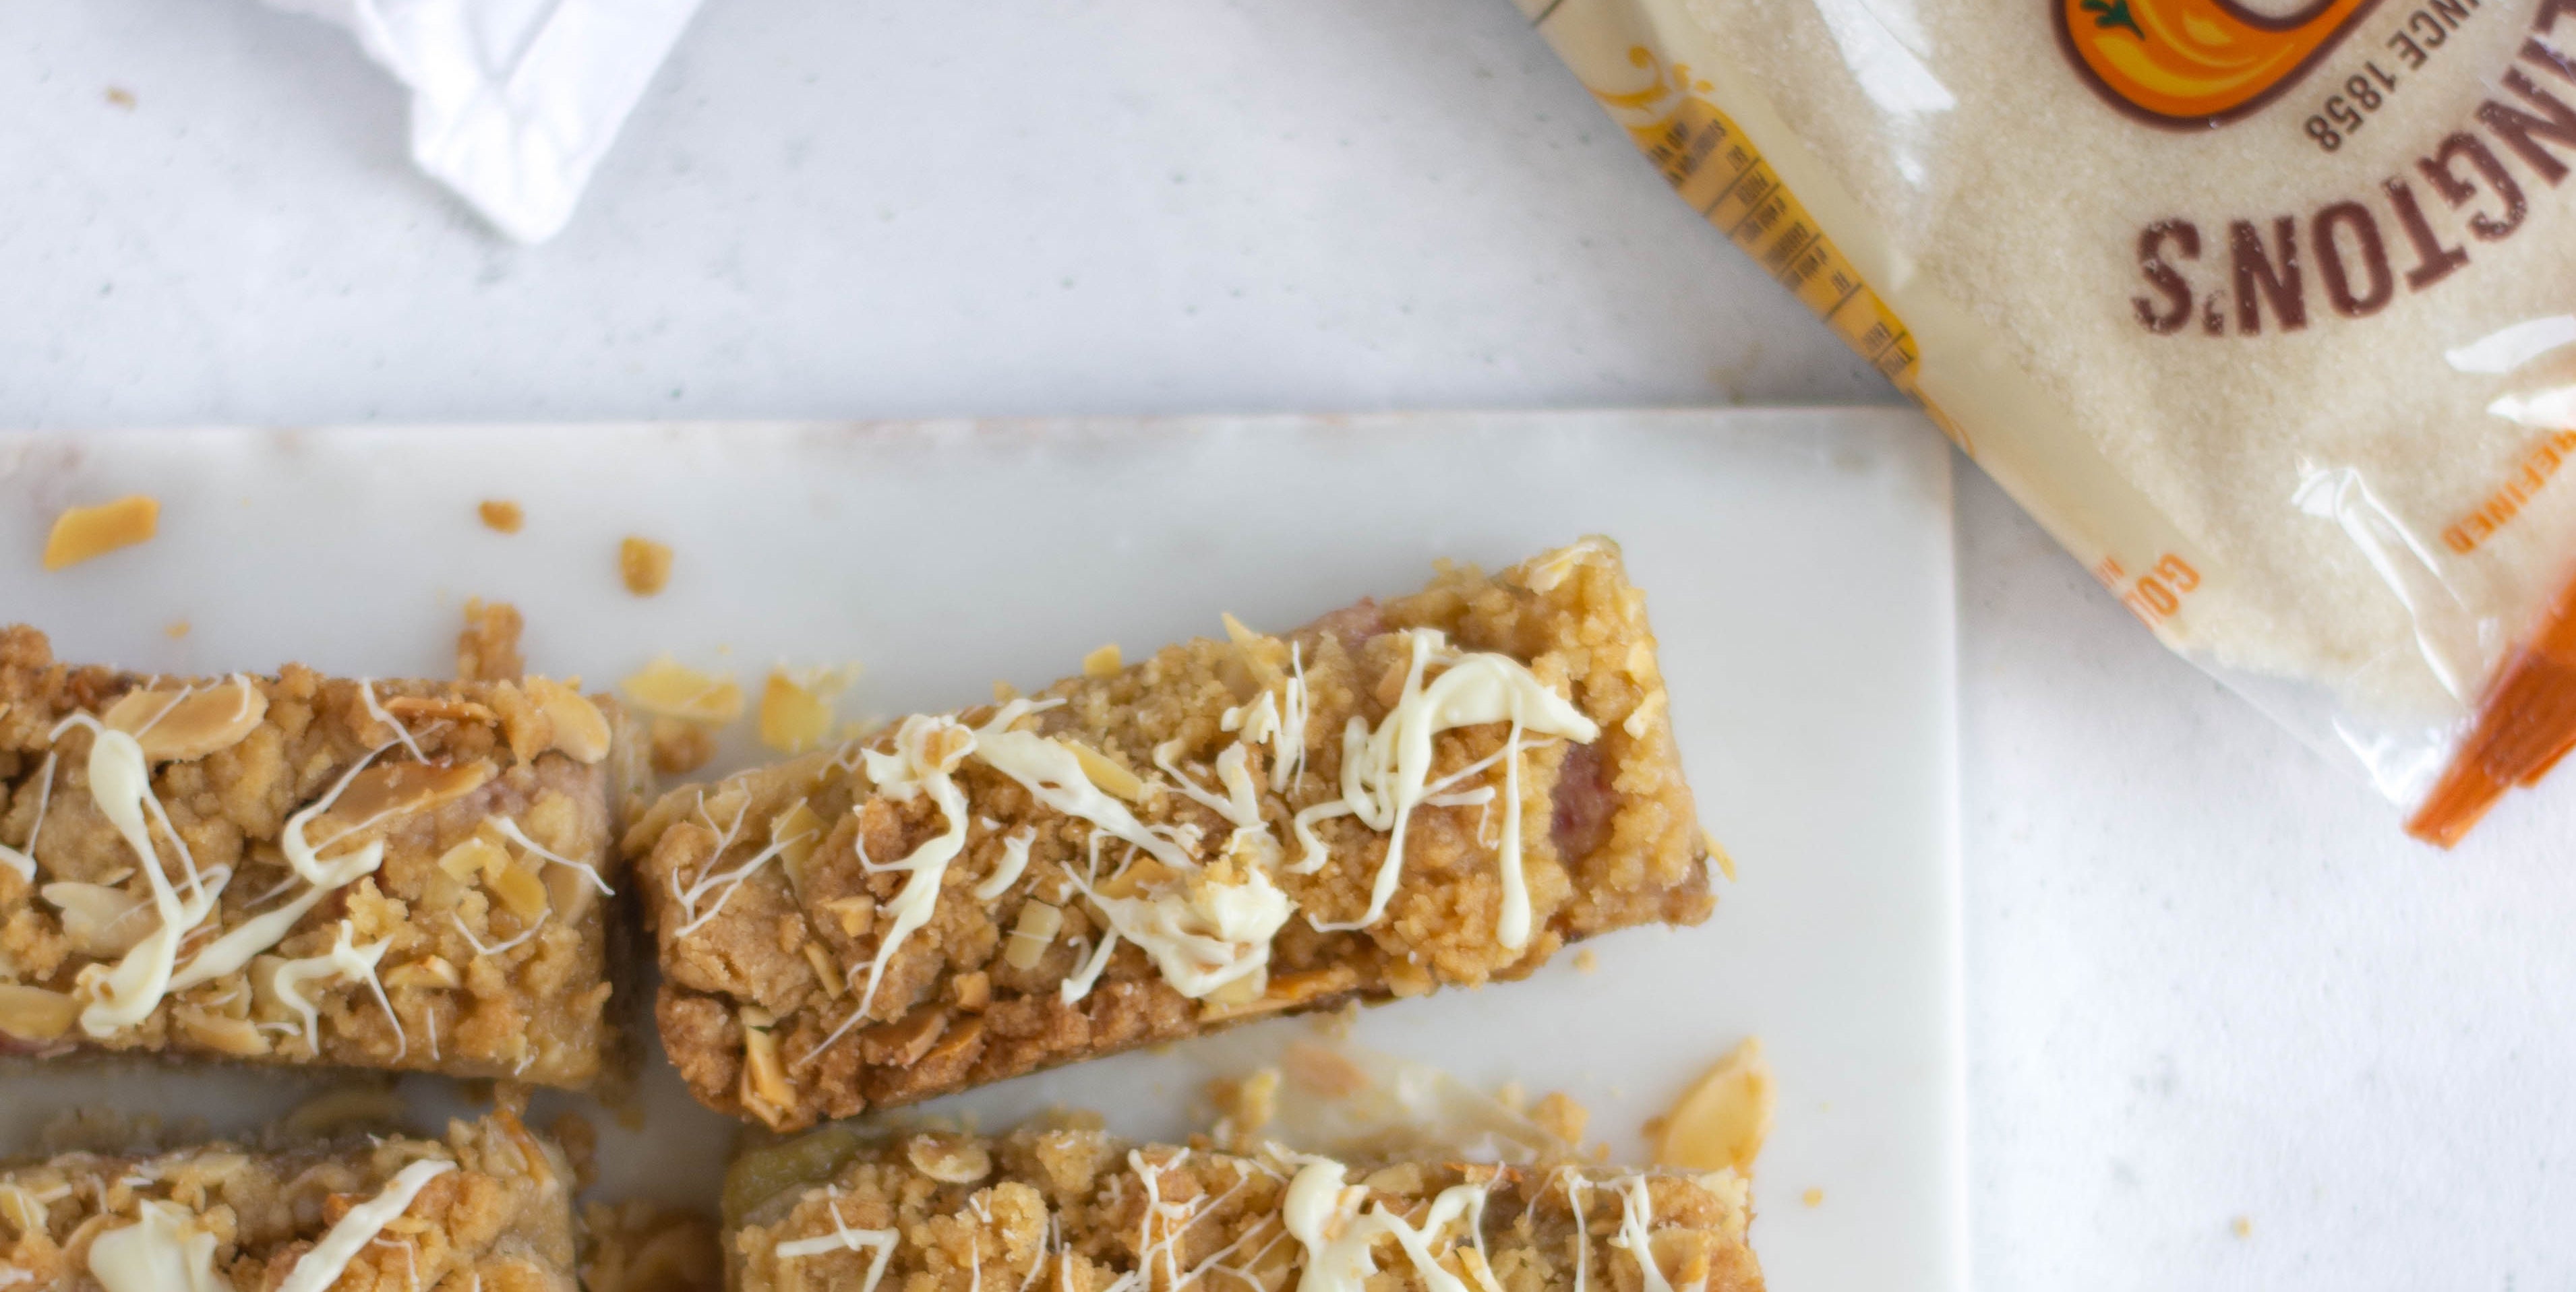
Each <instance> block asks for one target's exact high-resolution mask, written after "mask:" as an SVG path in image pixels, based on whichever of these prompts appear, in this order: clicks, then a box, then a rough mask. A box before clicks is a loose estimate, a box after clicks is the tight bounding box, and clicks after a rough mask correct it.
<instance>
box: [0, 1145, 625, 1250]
mask: <svg viewBox="0 0 2576 1292" xmlns="http://www.w3.org/2000/svg"><path fill="white" fill-rule="evenodd" d="M425 1161H442V1162H451V1163H454V1164H455V1168H454V1169H452V1170H448V1171H444V1172H442V1173H440V1174H438V1175H436V1176H433V1177H431V1178H430V1179H429V1180H428V1181H427V1183H425V1184H423V1185H421V1186H420V1189H419V1192H418V1193H416V1194H415V1195H413V1197H412V1199H411V1201H410V1204H409V1205H408V1206H407V1207H405V1208H404V1209H403V1211H402V1213H401V1214H400V1215H399V1216H397V1217H395V1218H393V1220H392V1221H391V1223H389V1224H388V1225H386V1226H385V1228H384V1229H383V1230H382V1231H381V1233H380V1234H379V1235H378V1238H377V1241H374V1242H371V1243H368V1244H367V1245H366V1246H364V1247H361V1248H359V1249H358V1252H357V1254H356V1256H355V1257H354V1258H353V1259H351V1260H350V1262H349V1263H348V1265H347V1266H346V1267H345V1270H344V1272H343V1273H342V1275H341V1277H340V1279H339V1280H338V1281H336V1282H335V1283H333V1284H332V1286H333V1287H337V1288H419V1289H423V1290H424V1292H468V1289H471V1288H476V1287H481V1288H486V1289H491V1290H492V1292H503V1290H505V1289H524V1290H525V1292H572V1289H573V1288H574V1287H575V1283H574V1281H573V1255H574V1252H573V1218H572V1193H573V1190H572V1183H571V1172H570V1169H569V1167H568V1166H567V1165H566V1164H565V1161H564V1158H563V1153H562V1150H560V1149H558V1148H557V1147H555V1146H554V1145H553V1144H551V1143H549V1142H547V1141H546V1140H544V1139H543V1138H541V1137H539V1136H537V1135H534V1134H531V1133H530V1132H529V1131H528V1130H527V1128H526V1127H524V1126H522V1125H520V1123H519V1121H518V1119H517V1118H516V1117H514V1116H512V1115H510V1114H509V1113H506V1112H500V1113H495V1114H493V1115H492V1116H490V1117H487V1118H485V1119H483V1120H481V1121H477V1122H461V1121H460V1122H455V1123H451V1124H450V1125H449V1127H448V1131H447V1137H446V1139H445V1141H444V1142H441V1141H438V1140H426V1139H410V1138H399V1137H397V1138H379V1137H366V1136H361V1137H356V1138H351V1139H342V1140H338V1141H334V1142H329V1143H324V1144H317V1145H311V1146H304V1147H297V1148H292V1149H285V1150H279V1151H260V1150H256V1149H249V1148H243V1147H240V1146H236V1145H231V1144H211V1145H207V1146H205V1147H202V1148H193V1149H187V1150H184V1151H179V1152H171V1153H163V1154H158V1155H155V1156H149V1157H111V1156H100V1155H97V1154H91V1153H68V1154H63V1155H61V1156H58V1157H55V1158H52V1159H50V1160H47V1161H43V1162H29V1163H23V1164H19V1165H16V1166H9V1167H0V1235H5V1240H0V1271H9V1270H14V1271H17V1272H19V1273H21V1274H23V1275H26V1276H27V1278H26V1279H25V1280H7V1279H5V1278H0V1281H5V1282H24V1283H26V1284H27V1285H28V1286H32V1287H37V1288H55V1287H61V1288H73V1287H95V1286H97V1284H96V1283H94V1282H91V1281H89V1277H90V1276H89V1271H90V1258H91V1245H92V1244H93V1243H95V1242H96V1241H97V1240H98V1239H99V1238H101V1237H102V1236H104V1235H107V1234H110V1233H114V1232H116V1231H119V1230H123V1229H127V1228H130V1227H132V1226H134V1225H135V1224H136V1223H137V1222H138V1220H139V1219H140V1218H141V1216H142V1214H143V1212H144V1210H145V1208H146V1205H147V1204H155V1205H157V1206H158V1207H162V1208H176V1211H177V1213H178V1214H177V1216H176V1217H174V1218H175V1219H177V1220H178V1221H179V1226H180V1228H181V1229H182V1230H183V1231H185V1232H186V1233H188V1234H191V1235H193V1234H196V1233H204V1234H211V1235H213V1236H214V1238H215V1240H216V1242H215V1246H214V1252H213V1257H212V1269H213V1271H214V1272H215V1273H216V1274H218V1275H219V1276H221V1277H223V1278H224V1279H225V1280H227V1283H226V1285H227V1286H232V1287H240V1288H274V1287H277V1286H278V1285H279V1283H280V1282H281V1281H282V1280H284V1279H285V1278H286V1276H287V1274H288V1272H289V1271H291V1270H293V1269H294V1268H295V1266H296V1263H297V1262H298V1261H299V1260H301V1259H302V1258H304V1257H305V1256H306V1255H307V1254H308V1253H310V1252H311V1251H312V1250H313V1248H314V1245H315V1244H316V1243H317V1242H319V1241H320V1240H321V1239H322V1238H323V1237H324V1235H325V1234H327V1233H328V1232H329V1231H330V1229H331V1226H332V1225H333V1224H334V1223H336V1222H337V1221H339V1220H340V1219H341V1218H342V1217H343V1216H345V1215H347V1214H348V1212H349V1210H350V1209H351V1208H352V1207H355V1206H358V1205H360V1204H363V1203H365V1202H367V1201H368V1200H370V1199H372V1198H375V1197H377V1196H379V1195H380V1194H382V1193H383V1192H384V1191H385V1189H386V1186H387V1185H388V1184H389V1183H390V1182H392V1181H393V1180H394V1179H395V1177H396V1176H397V1175H398V1174H399V1173H400V1172H402V1170H403V1169H404V1168H405V1167H407V1166H410V1165H412V1164H414V1163H418V1162H425ZM164 1214H165V1215H166V1214H168V1213H166V1212H165V1213H164Z"/></svg>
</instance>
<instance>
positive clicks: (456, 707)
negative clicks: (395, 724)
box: [384, 695, 501, 727]
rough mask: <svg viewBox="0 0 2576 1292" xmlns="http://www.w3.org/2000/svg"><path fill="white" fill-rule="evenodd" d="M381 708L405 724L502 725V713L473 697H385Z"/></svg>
mask: <svg viewBox="0 0 2576 1292" xmlns="http://www.w3.org/2000/svg"><path fill="white" fill-rule="evenodd" d="M384 707H385V712H387V713H390V714H392V715H393V716H395V717H397V718H400V719H402V720H403V721H404V723H406V724H409V723H414V722H418V723H424V724H425V723H431V722H441V721H445V722H453V723H456V724H457V725H459V726H464V725H467V724H479V725H481V726H486V727H497V726H499V725H501V715H499V714H497V713H494V712H492V709H491V706H489V705H483V704H476V703H475V702H474V701H472V700H459V699H456V698H455V697H453V696H440V695H397V696H390V697H387V699H386V700H385V706H384Z"/></svg>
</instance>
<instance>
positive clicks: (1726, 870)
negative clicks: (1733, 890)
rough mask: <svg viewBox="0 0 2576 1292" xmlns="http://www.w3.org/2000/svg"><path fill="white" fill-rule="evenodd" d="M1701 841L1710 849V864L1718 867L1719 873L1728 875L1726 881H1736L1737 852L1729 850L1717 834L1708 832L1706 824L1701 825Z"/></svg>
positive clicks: (1702, 845) (1702, 844) (1701, 843)
mask: <svg viewBox="0 0 2576 1292" xmlns="http://www.w3.org/2000/svg"><path fill="white" fill-rule="evenodd" d="M1699 842H1700V846H1701V847H1703V848H1706V849H1707V850H1708V860H1709V864H1710V865H1713V866H1715V867H1717V873H1719V874H1721V875H1724V876H1726V882H1728V883H1730V884H1732V883H1734V882H1735V854H1734V853H1731V852H1728V851H1727V850H1726V847H1725V845H1723V844H1720V843H1719V842H1718V841H1717V836H1716V835H1713V834H1710V833H1709V832H1708V828H1707V827H1706V826H1702V827H1700V832H1699Z"/></svg>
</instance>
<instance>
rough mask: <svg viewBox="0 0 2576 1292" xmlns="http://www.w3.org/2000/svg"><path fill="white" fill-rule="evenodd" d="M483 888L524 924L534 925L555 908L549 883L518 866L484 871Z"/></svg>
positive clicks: (502, 866) (504, 866)
mask: <svg viewBox="0 0 2576 1292" xmlns="http://www.w3.org/2000/svg"><path fill="white" fill-rule="evenodd" d="M483 886H484V887H485V888H488V889H490V890H492V895H493V896H494V897H497V898H499V899H500V900H501V909H503V910H505V911H508V912H509V913H511V914H512V915H515V916H518V917H519V918H520V919H521V920H524V921H534V920H535V919H536V918H537V917H538V916H540V915H543V914H545V913H546V911H547V910H548V909H549V908H550V906H551V903H550V902H549V901H548V899H547V896H546V885H545V881H543V880H541V879H538V878H537V877H536V876H535V875H533V874H530V873H529V872H528V871H526V870H524V869H521V868H520V867H519V866H518V865H516V864H515V863H510V862H504V863H503V864H501V865H499V866H496V867H493V868H492V869H490V870H486V871H484V872H483ZM583 891H585V892H586V891H588V890H587V889H585V890H583Z"/></svg>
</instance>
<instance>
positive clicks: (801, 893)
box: [769, 799, 857, 937]
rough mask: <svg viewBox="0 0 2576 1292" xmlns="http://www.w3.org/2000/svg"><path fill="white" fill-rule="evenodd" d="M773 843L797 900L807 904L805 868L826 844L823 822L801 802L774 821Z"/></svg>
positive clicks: (771, 826) (772, 828) (780, 864)
mask: <svg viewBox="0 0 2576 1292" xmlns="http://www.w3.org/2000/svg"><path fill="white" fill-rule="evenodd" d="M769 842H770V844H771V845H772V846H774V847H776V848H777V849H778V865H779V868H780V869H782V870H785V871H786V872H787V883H788V886H789V887H791V888H793V889H795V890H796V897H797V900H799V901H802V900H804V897H805V864H806V863H807V862H809V861H812V860H813V859H814V849H815V848H816V847H818V846H820V845H821V844H822V842H823V818H821V817H819V816H816V815H814V809H813V808H812V807H809V806H807V805H806V802H805V800H803V799H798V800H796V806H794V807H791V808H789V809H787V810H786V811H784V812H781V813H779V814H778V815H777V816H775V817H772V818H770V822H769ZM852 936H854V937H855V936H857V935H855V934H853V935H852Z"/></svg>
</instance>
